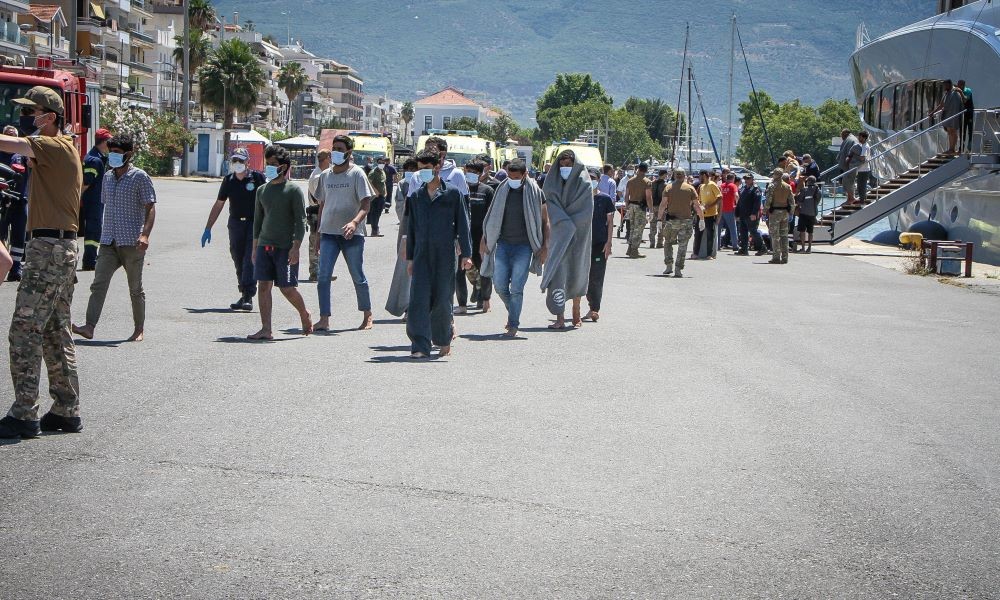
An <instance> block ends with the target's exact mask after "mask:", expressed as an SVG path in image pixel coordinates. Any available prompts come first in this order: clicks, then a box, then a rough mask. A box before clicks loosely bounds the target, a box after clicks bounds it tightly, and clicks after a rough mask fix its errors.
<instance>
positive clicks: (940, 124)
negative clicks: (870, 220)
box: [818, 109, 994, 235]
mask: <svg viewBox="0 0 1000 600" xmlns="http://www.w3.org/2000/svg"><path fill="white" fill-rule="evenodd" d="M940 112H941V111H938V112H935V113H933V114H931V115H930V116H928V117H927V119H930V118H932V117H934V116H936V115H938V114H940ZM991 112H994V111H993V110H991V109H976V110H975V111H974V114H975V113H980V114H985V115H989V114H990V113H991ZM963 117H965V111H962V112H960V113H957V114H954V115H952V116H950V117H948V118H947V119H943V120H941V121H940V122H938V123H935V124H934V125H932V126H930V127H928V128H927V129H924V130H922V131H919V132H917V133H915V134H913V135H911V136H910V137H908V138H906V139H905V140H903V141H901V142H899V143H897V144H895V145H893V146H892V147H891V148H888V149H886V150H883V151H882V152H880V153H878V154H876V155H875V156H873V157H871V158H870V159H868V161H866V162H867V163H871V162H873V161H876V160H878V159H880V158H882V157H883V156H885V155H886V154H889V153H890V152H892V151H894V150H895V149H896V148H899V147H900V146H902V145H903V144H906V143H909V142H911V141H913V140H915V139H917V138H919V137H920V136H923V135H926V134H928V133H929V132H931V131H934V130H935V129H938V128H939V127H943V126H944V124H945V123H947V122H949V121H951V120H952V119H957V118H963ZM927 119H923V120H922V121H920V122H923V121H926V120H927ZM973 122H975V116H973ZM918 123H919V122H918ZM984 126H985V125H984ZM898 133H901V132H897V134H898ZM893 135H896V134H893ZM976 135H978V136H980V138H982V137H984V136H985V132H984V131H981V130H976V131H974V132H973V138H975V136H976ZM920 166H921V165H917V166H916V168H917V169H918V173H919V170H920ZM860 167H861V165H859V166H857V167H854V168H853V169H849V170H847V171H844V172H843V173H841V174H840V175H838V176H836V177H834V178H833V179H831V180H830V181H829V183H828V185H829V186H831V187H832V188H833V190H836V182H837V181H838V180H840V179H843V178H844V176H846V175H848V174H849V173H852V172H857V170H858V169H859V168H860ZM898 176H899V173H897V172H895V170H893V175H892V176H891V177H888V178H887V179H886V180H887V181H891V180H892V179H894V178H896V177H898ZM834 198H836V199H837V200H838V202H833V203H832V204H831V205H829V206H828V205H827V200H828V199H829V200H834ZM841 206H844V204H843V203H841V202H839V197H836V196H835V194H823V200H822V201H821V204H820V208H819V211H818V213H819V215H820V216H822V215H826V214H828V213H831V212H835V211H836V210H837V209H838V208H839V207H841ZM862 208H863V207H862ZM836 227H837V221H836V219H834V222H833V223H831V224H830V226H829V229H830V233H831V235H833V234H834V232H835V230H836Z"/></svg>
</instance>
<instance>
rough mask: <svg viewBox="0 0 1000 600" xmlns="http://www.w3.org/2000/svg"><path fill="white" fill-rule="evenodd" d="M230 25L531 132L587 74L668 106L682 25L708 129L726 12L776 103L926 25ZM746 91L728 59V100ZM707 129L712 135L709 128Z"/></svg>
mask: <svg viewBox="0 0 1000 600" xmlns="http://www.w3.org/2000/svg"><path fill="white" fill-rule="evenodd" d="M215 4H216V6H217V8H218V10H219V12H220V14H226V15H227V17H228V20H230V21H231V20H232V12H233V11H234V10H238V11H240V20H241V22H243V23H245V22H246V21H247V20H248V19H250V20H253V21H254V22H255V24H256V27H257V29H258V30H260V31H264V32H270V33H272V34H273V35H274V36H275V37H276V38H278V39H279V40H281V41H284V40H285V38H286V23H285V17H283V16H282V15H281V13H282V11H286V10H293V11H294V13H295V14H294V15H293V16H292V18H291V20H290V22H289V24H290V27H289V29H290V32H291V37H292V38H294V39H301V40H302V42H303V43H304V44H305V46H306V47H307V48H308V49H309V50H311V51H313V52H315V53H317V54H320V55H327V56H329V57H331V58H334V59H336V60H339V61H342V62H346V63H348V64H351V65H352V66H354V67H355V68H357V69H358V71H359V72H360V73H361V74H362V76H363V77H364V79H365V89H366V91H368V92H372V93H383V92H384V93H388V94H389V95H390V96H392V97H394V98H400V99H413V98H415V97H417V96H419V95H421V94H420V92H428V93H429V92H433V91H436V90H437V89H439V88H441V87H444V86H446V85H455V86H457V87H459V88H460V89H463V90H465V91H467V92H469V93H471V94H472V95H473V96H479V97H481V98H483V99H484V100H488V102H489V103H491V104H494V105H496V106H499V107H501V108H503V109H505V110H507V111H509V112H511V113H512V114H513V116H514V117H515V118H516V119H517V120H518V121H519V122H520V123H521V124H522V125H524V126H528V127H531V126H533V125H534V123H533V122H532V121H531V120H530V119H531V118H532V117H534V116H535V114H534V113H535V99H536V98H537V97H538V96H539V94H541V93H542V91H544V90H545V88H546V86H548V85H549V84H550V83H551V82H552V80H553V78H554V76H555V73H557V72H574V71H581V72H589V73H592V74H593V76H594V77H595V78H596V79H597V80H599V81H600V82H601V83H602V84H603V85H604V87H605V88H606V89H607V90H608V92H609V93H610V94H611V95H612V96H613V97H614V100H615V102H616V104H620V103H622V102H624V100H625V99H626V98H627V97H628V96H638V97H661V98H664V99H665V100H667V101H668V102H670V103H671V104H673V103H675V102H676V99H677V85H678V83H677V81H676V80H677V79H678V77H679V73H680V60H681V54H682V50H683V44H684V27H685V23H686V22H688V21H690V23H691V32H692V35H691V56H692V60H693V62H694V68H695V77H696V79H697V80H698V83H699V86H700V87H701V90H702V94H703V96H704V102H705V104H706V107H707V109H708V112H709V115H710V116H716V117H719V118H722V119H725V117H726V108H727V102H728V77H729V54H728V53H729V47H730V34H729V32H730V25H729V16H730V14H731V13H732V12H733V11H735V12H736V13H737V19H738V20H739V23H740V29H741V33H742V35H743V42H744V44H745V46H746V51H747V54H748V56H749V60H750V68H751V69H752V72H753V76H754V81H755V83H756V85H757V87H758V89H765V90H767V91H768V92H770V93H771V94H772V96H773V97H774V98H775V99H776V100H778V101H787V100H791V99H795V98H799V99H801V100H802V102H804V103H807V104H819V103H821V102H822V101H823V100H825V99H827V98H831V97H834V98H853V94H852V92H851V89H850V80H849V77H848V69H847V59H848V57H849V56H850V53H851V52H852V51H853V49H854V40H855V31H856V29H857V26H858V24H859V23H860V22H862V21H864V22H865V23H866V24H867V26H868V29H869V31H870V32H871V33H872V34H873V35H879V34H881V33H884V32H886V31H889V30H891V29H894V28H896V27H899V26H901V25H904V24H906V23H910V22H913V21H916V20H918V19H921V18H925V17H928V16H930V15H931V14H932V13H933V10H934V2H930V1H928V0H923V1H918V0H878V1H877V2H873V1H871V0H841V1H840V2H820V1H818V0H802V1H799V2H788V3H779V4H777V5H776V4H774V3H769V2H758V1H756V0H730V1H722V0H700V1H697V2H696V1H694V0H671V1H669V2H668V1H665V0H632V1H630V2H624V1H622V0H602V1H600V2H597V1H592V0H583V1H580V0H548V1H547V2H538V1H537V0H506V1H505V2H484V1H482V0H422V1H420V2H416V1H413V2H409V3H407V2H406V0H402V1H400V0H371V1H369V2H363V3H360V2H357V3H340V2H338V3H330V2H320V1H318V0H304V1H301V2H295V3H288V2H277V1H275V0H259V1H257V2H253V3H246V2H238V1H235V0H225V1H221V2H216V3H215ZM749 91H750V87H749V82H748V80H747V76H746V70H745V68H744V66H743V64H742V57H741V56H739V55H737V63H736V78H735V90H734V96H735V98H736V99H737V101H739V100H742V99H745V98H746V97H747V94H748V93H749ZM716 125H717V124H713V128H714V127H715V126H716Z"/></svg>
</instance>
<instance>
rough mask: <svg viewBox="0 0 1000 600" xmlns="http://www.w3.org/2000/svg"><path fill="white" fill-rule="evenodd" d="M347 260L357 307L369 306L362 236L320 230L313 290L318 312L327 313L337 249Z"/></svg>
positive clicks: (366, 309)
mask: <svg viewBox="0 0 1000 600" xmlns="http://www.w3.org/2000/svg"><path fill="white" fill-rule="evenodd" d="M341 252H343V253H344V258H345V259H346V260H347V270H348V271H349V272H350V273H351V279H353V280H354V293H355V294H356V295H357V297H358V310H361V311H370V310H371V309H372V300H371V296H370V295H369V293H368V280H367V279H366V278H365V270H364V262H365V236H363V235H355V236H354V237H352V238H351V239H346V238H345V237H344V236H342V235H330V234H329V233H324V234H322V237H321V238H320V241H319V280H318V281H317V283H316V292H317V293H318V294H319V316H321V317H329V316H330V278H331V277H332V276H333V267H334V265H336V264H337V258H338V257H339V256H340V253H341Z"/></svg>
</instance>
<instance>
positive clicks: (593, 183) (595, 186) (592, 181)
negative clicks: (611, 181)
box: [590, 179, 597, 190]
mask: <svg viewBox="0 0 1000 600" xmlns="http://www.w3.org/2000/svg"><path fill="white" fill-rule="evenodd" d="M590 189H592V190H596V189H597V182H596V181H594V180H593V179H591V180H590Z"/></svg>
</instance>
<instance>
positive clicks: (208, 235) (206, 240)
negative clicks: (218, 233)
mask: <svg viewBox="0 0 1000 600" xmlns="http://www.w3.org/2000/svg"><path fill="white" fill-rule="evenodd" d="M211 243H212V230H211V229H209V228H207V227H206V228H205V233H203V234H201V247H202V248H204V247H205V244H211Z"/></svg>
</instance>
